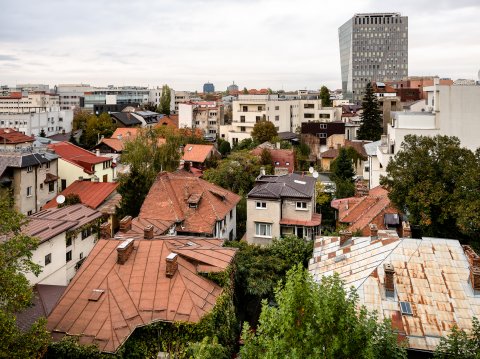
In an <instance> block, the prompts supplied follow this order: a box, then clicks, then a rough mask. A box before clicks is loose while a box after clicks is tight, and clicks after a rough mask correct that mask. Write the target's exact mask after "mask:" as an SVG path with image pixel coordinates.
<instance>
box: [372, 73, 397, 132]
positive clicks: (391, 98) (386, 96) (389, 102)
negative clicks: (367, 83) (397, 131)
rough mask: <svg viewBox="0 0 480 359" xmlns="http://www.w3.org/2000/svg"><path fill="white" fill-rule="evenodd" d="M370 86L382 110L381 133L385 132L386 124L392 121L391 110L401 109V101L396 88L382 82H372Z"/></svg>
mask: <svg viewBox="0 0 480 359" xmlns="http://www.w3.org/2000/svg"><path fill="white" fill-rule="evenodd" d="M372 88H373V93H374V95H375V96H376V97H377V101H378V104H379V107H380V111H381V112H382V118H383V125H382V127H383V133H384V134H386V133H387V128H388V126H389V125H390V124H391V123H392V111H401V110H402V108H403V107H402V102H401V99H400V96H398V95H397V91H396V89H394V88H393V87H391V86H388V85H385V83H383V82H374V83H372Z"/></svg>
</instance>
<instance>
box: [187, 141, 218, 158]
mask: <svg viewBox="0 0 480 359" xmlns="http://www.w3.org/2000/svg"><path fill="white" fill-rule="evenodd" d="M216 153H218V151H217V149H216V148H215V146H214V145H197V144H191V143H188V144H186V145H185V147H184V149H183V157H182V159H183V160H184V161H188V162H198V163H204V162H205V161H206V160H207V159H208V158H209V156H210V155H211V154H216Z"/></svg>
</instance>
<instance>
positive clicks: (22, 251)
mask: <svg viewBox="0 0 480 359" xmlns="http://www.w3.org/2000/svg"><path fill="white" fill-rule="evenodd" d="M12 205H13V201H12V198H11V196H10V195H9V193H8V192H6V191H2V192H1V193H0V238H2V237H5V238H7V240H5V241H0V337H1V338H2V340H1V341H0V358H36V357H42V356H43V354H44V353H45V351H46V349H47V345H48V343H49V341H50V334H49V333H48V332H47V331H46V329H45V324H46V321H45V319H40V320H38V321H37V322H35V323H34V324H33V325H32V327H31V328H29V330H28V331H26V332H22V331H20V329H18V327H17V325H16V319H15V312H19V311H21V310H23V309H25V308H26V307H28V305H29V304H30V303H31V300H32V296H33V293H32V288H31V286H30V283H29V282H28V280H27V278H26V277H25V274H24V273H29V272H30V273H33V274H35V275H38V274H39V273H40V271H41V267H40V266H39V265H38V264H36V263H34V262H32V251H33V250H35V249H36V248H37V246H38V240H37V239H35V238H32V237H30V236H27V235H25V234H23V233H22V231H21V228H22V227H23V226H24V225H26V223H27V218H25V217H24V216H23V215H22V214H20V213H18V212H16V211H14V210H13V207H12Z"/></svg>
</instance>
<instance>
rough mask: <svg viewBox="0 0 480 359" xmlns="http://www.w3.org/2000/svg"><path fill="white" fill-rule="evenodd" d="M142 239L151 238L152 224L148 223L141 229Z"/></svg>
mask: <svg viewBox="0 0 480 359" xmlns="http://www.w3.org/2000/svg"><path fill="white" fill-rule="evenodd" d="M143 238H144V239H153V225H151V224H149V225H148V226H146V227H145V228H144V229H143Z"/></svg>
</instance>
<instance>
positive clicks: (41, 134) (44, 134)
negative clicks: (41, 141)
mask: <svg viewBox="0 0 480 359" xmlns="http://www.w3.org/2000/svg"><path fill="white" fill-rule="evenodd" d="M39 136H40V137H47V134H46V133H45V130H44V129H43V128H42V130H41V131H40V133H39Z"/></svg>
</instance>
